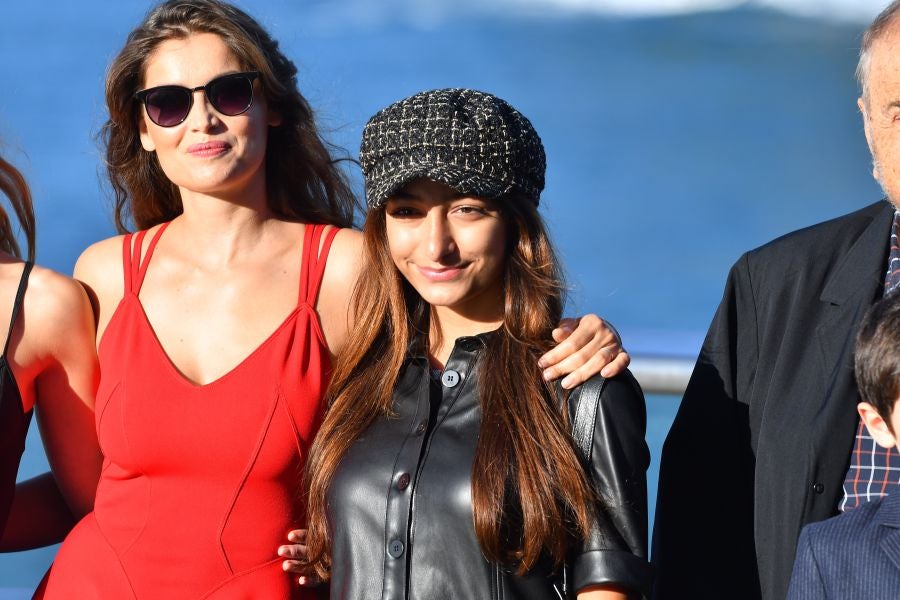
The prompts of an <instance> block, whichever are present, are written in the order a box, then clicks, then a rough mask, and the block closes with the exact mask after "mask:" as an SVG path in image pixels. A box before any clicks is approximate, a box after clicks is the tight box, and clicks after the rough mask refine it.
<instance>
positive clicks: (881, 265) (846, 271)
mask: <svg viewBox="0 0 900 600" xmlns="http://www.w3.org/2000/svg"><path fill="white" fill-rule="evenodd" d="M893 213H894V209H893V207H892V206H891V205H890V204H889V203H887V202H885V203H884V207H883V208H882V210H881V211H880V212H878V213H877V215H876V216H875V217H874V218H873V219H872V221H871V223H869V225H868V226H867V227H866V228H865V229H864V230H863V231H862V233H861V234H860V236H859V238H858V239H857V240H856V242H855V243H854V244H853V246H851V248H850V250H849V251H848V252H847V254H846V255H845V258H844V260H843V262H842V263H841V264H840V265H838V266H837V267H836V268H835V269H834V271H833V274H832V276H831V277H830V278H829V279H828V281H827V282H826V284H825V287H824V288H823V290H822V294H821V296H820V297H819V300H820V301H821V302H822V304H821V305H820V309H821V311H822V312H821V315H822V318H821V319H820V324H819V326H818V327H817V328H816V339H817V341H818V345H819V349H820V352H821V357H822V371H821V372H822V374H823V375H824V377H825V378H826V386H825V398H824V401H823V402H822V404H820V405H819V408H818V412H817V414H816V418H815V421H814V424H813V427H814V428H815V430H816V431H815V433H814V435H813V436H812V439H813V440H820V441H821V442H822V445H821V447H819V448H812V451H813V453H814V456H817V457H819V459H820V460H819V461H818V462H819V463H820V464H832V465H841V468H843V467H844V466H846V463H847V460H846V459H847V456H849V454H850V446H848V444H852V439H853V435H852V434H851V432H853V431H855V423H856V412H855V407H856V402H855V401H853V402H847V401H846V398H857V397H858V396H857V392H856V383H855V381H854V378H853V344H854V340H855V337H856V330H857V328H858V326H859V322H860V320H861V319H862V316H863V314H865V312H866V310H867V309H868V308H869V306H871V305H872V303H873V302H874V300H875V299H876V298H877V297H878V293H879V290H881V286H882V285H883V282H884V270H885V268H886V256H887V250H888V240H889V238H890V230H891V223H892V221H893ZM842 434H844V435H843V436H842ZM831 454H834V455H833V456H830V457H829V459H825V457H824V455H831ZM823 475H827V477H828V481H826V483H830V484H831V485H829V486H828V487H829V488H830V489H834V488H833V487H832V486H833V485H834V483H835V481H832V479H837V478H839V477H843V473H840V474H838V473H829V474H823ZM824 516H827V515H823V517H824Z"/></svg>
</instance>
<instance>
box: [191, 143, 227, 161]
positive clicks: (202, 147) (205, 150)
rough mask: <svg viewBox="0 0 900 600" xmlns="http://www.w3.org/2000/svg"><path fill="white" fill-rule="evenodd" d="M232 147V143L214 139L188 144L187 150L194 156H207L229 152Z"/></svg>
mask: <svg viewBox="0 0 900 600" xmlns="http://www.w3.org/2000/svg"><path fill="white" fill-rule="evenodd" d="M230 148H231V145H229V144H227V143H226V142H218V141H213V142H202V143H200V144H191V145H190V146H188V149H187V151H188V154H190V155H192V156H202V157H207V156H218V155H220V154H224V153H225V152H228V150H229V149H230Z"/></svg>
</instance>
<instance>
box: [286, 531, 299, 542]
mask: <svg viewBox="0 0 900 600" xmlns="http://www.w3.org/2000/svg"><path fill="white" fill-rule="evenodd" d="M288 539H289V540H290V541H292V542H296V541H297V536H296V535H294V532H293V531H292V532H290V533H289V534H288Z"/></svg>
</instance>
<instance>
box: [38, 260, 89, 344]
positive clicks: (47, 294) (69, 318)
mask: <svg viewBox="0 0 900 600" xmlns="http://www.w3.org/2000/svg"><path fill="white" fill-rule="evenodd" d="M23 313H24V315H25V319H26V321H27V322H28V323H35V324H36V325H39V327H35V328H32V329H30V330H31V331H35V332H37V330H38V329H39V330H40V331H41V332H42V333H43V334H45V335H46V336H47V337H48V339H55V340H59V341H63V340H71V339H72V337H73V336H80V335H83V334H84V333H85V332H87V333H89V334H90V335H91V337H93V328H92V327H91V325H92V323H91V319H90V314H91V313H90V304H89V303H88V297H87V294H86V293H85V290H84V288H83V287H82V285H81V284H80V283H78V282H77V281H75V280H74V279H72V278H70V277H66V276H65V275H61V274H60V273H57V272H56V271H53V270H51V269H47V268H44V267H40V266H37V265H35V267H34V269H33V270H32V271H31V275H30V276H29V278H28V288H27V291H26V293H25V300H24V311H23ZM85 326H87V330H86V331H85ZM26 328H27V325H26ZM42 337H43V336H42Z"/></svg>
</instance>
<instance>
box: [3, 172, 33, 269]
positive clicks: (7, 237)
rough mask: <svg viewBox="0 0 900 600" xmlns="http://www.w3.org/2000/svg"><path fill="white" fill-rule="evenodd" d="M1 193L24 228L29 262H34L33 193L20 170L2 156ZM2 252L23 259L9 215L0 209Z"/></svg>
mask: <svg viewBox="0 0 900 600" xmlns="http://www.w3.org/2000/svg"><path fill="white" fill-rule="evenodd" d="M0 192H3V195H4V196H6V197H7V199H8V200H9V205H10V206H11V207H12V209H13V212H14V213H16V218H17V219H18V220H19V227H21V228H22V235H24V236H25V241H26V242H27V244H28V260H34V245H35V233H34V207H33V206H32V203H31V191H30V190H29V189H28V184H27V183H26V182H25V178H24V177H22V174H21V173H20V172H19V171H18V169H16V168H15V167H14V166H12V165H11V164H10V163H8V162H6V160H5V159H4V158H3V157H2V156H0ZM0 250H2V251H3V252H6V253H8V254H12V255H13V256H15V257H16V258H22V252H21V250H20V249H19V243H18V242H17V241H16V236H15V235H14V234H13V230H12V223H10V220H9V215H8V214H7V213H6V211H5V210H2V209H0Z"/></svg>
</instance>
